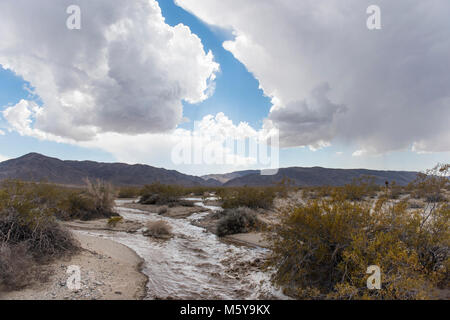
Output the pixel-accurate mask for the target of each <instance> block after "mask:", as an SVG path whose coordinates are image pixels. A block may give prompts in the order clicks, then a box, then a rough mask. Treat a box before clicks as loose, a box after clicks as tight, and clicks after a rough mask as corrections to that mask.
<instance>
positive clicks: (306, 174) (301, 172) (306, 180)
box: [224, 167, 417, 186]
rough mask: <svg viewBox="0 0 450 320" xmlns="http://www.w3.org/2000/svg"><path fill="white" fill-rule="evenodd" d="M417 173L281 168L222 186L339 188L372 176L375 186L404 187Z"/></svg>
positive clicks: (244, 177)
mask: <svg viewBox="0 0 450 320" xmlns="http://www.w3.org/2000/svg"><path fill="white" fill-rule="evenodd" d="M416 175H417V172H411V171H379V170H366V169H326V168H321V167H313V168H300V167H292V168H283V169H280V170H279V171H278V173H277V174H276V175H273V176H263V175H260V174H259V172H258V173H252V174H248V175H244V176H241V177H238V178H235V179H232V180H229V181H228V182H226V183H225V184H224V186H244V185H248V186H268V185H272V184H275V183H277V182H279V181H281V180H282V179H283V178H289V179H290V180H291V181H293V182H294V183H295V185H297V186H320V185H332V186H339V185H344V184H348V183H351V182H352V180H353V179H354V178H358V177H362V176H374V177H375V181H376V183H377V184H380V185H383V184H384V183H385V181H389V182H392V181H395V182H396V183H397V184H399V185H406V184H408V183H409V182H411V181H412V180H414V179H415V177H416Z"/></svg>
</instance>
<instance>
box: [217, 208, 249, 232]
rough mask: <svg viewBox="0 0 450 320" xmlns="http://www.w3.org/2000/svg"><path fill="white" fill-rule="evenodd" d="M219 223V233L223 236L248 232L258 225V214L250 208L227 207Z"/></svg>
mask: <svg viewBox="0 0 450 320" xmlns="http://www.w3.org/2000/svg"><path fill="white" fill-rule="evenodd" d="M221 214H222V215H223V217H222V218H221V219H220V220H219V222H218V224H217V235H218V236H219V237H223V236H226V235H230V234H237V233H246V232H249V231H251V229H253V228H255V227H256V225H257V218H256V214H255V212H254V211H253V210H251V209H249V208H244V207H241V208H237V209H226V210H225V211H224V212H222V213H221Z"/></svg>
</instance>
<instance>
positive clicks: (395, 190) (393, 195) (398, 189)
mask: <svg viewBox="0 0 450 320" xmlns="http://www.w3.org/2000/svg"><path fill="white" fill-rule="evenodd" d="M404 193H405V191H404V189H403V187H402V186H399V185H398V184H397V183H396V182H395V181H394V182H392V183H391V186H389V188H388V196H389V198H390V199H398V198H399V197H400V196H401V195H402V194H404Z"/></svg>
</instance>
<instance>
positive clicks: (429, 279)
mask: <svg viewBox="0 0 450 320" xmlns="http://www.w3.org/2000/svg"><path fill="white" fill-rule="evenodd" d="M346 192H347V190H342V191H341V192H337V193H335V194H334V195H333V196H332V198H331V199H320V200H314V201H310V202H309V203H308V204H307V205H305V206H300V207H297V208H294V209H293V210H286V211H285V212H284V213H283V214H282V215H281V221H280V224H279V225H276V226H275V227H273V229H272V236H271V239H270V240H271V243H272V256H271V258H270V262H269V265H270V266H272V267H274V269H275V275H274V278H273V281H274V282H275V284H277V285H280V286H282V287H284V289H285V291H286V293H287V294H289V295H291V296H293V297H297V298H310V299H311V298H312V299H325V298H330V299H418V298H427V297H430V295H431V287H432V286H435V285H437V284H439V283H442V282H443V281H446V279H448V264H449V258H448V253H449V209H448V206H446V205H442V206H440V207H439V208H438V207H435V208H434V209H433V211H431V212H430V213H428V214H427V215H424V214H423V212H422V211H420V210H419V211H416V212H414V213H412V214H411V213H409V212H408V211H407V210H406V209H407V203H406V202H398V203H391V202H390V201H388V199H387V198H381V199H380V200H376V201H375V200H373V201H365V202H357V201H351V200H350V199H349V198H348V194H347V193H346ZM431 217H432V218H431ZM369 265H378V266H379V267H380V268H381V271H382V289H381V290H374V291H370V290H368V289H367V286H366V280H367V277H368V275H366V270H367V267H368V266H369Z"/></svg>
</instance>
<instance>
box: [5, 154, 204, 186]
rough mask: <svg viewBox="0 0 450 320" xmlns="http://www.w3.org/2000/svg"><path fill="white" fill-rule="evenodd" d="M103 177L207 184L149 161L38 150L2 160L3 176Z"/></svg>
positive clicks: (71, 180)
mask: <svg viewBox="0 0 450 320" xmlns="http://www.w3.org/2000/svg"><path fill="white" fill-rule="evenodd" d="M86 177H88V178H92V179H97V178H98V179H103V180H106V181H109V182H111V183H113V184H115V185H144V184H149V183H153V182H161V183H164V184H180V185H185V186H193V185H202V184H203V185H206V184H208V183H206V182H205V181H204V180H203V179H202V178H200V177H195V176H189V175H185V174H182V173H180V172H178V171H174V170H166V169H160V168H155V167H151V166H147V165H140V164H138V165H128V164H124V163H99V162H93V161H62V160H59V159H56V158H50V157H46V156H43V155H41V154H38V153H30V154H27V155H25V156H23V157H20V158H17V159H11V160H8V161H4V162H2V163H0V180H3V179H7V178H13V179H21V180H26V181H42V180H47V181H49V182H54V183H61V184H70V185H82V184H84V181H83V180H84V179H85V178H86Z"/></svg>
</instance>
